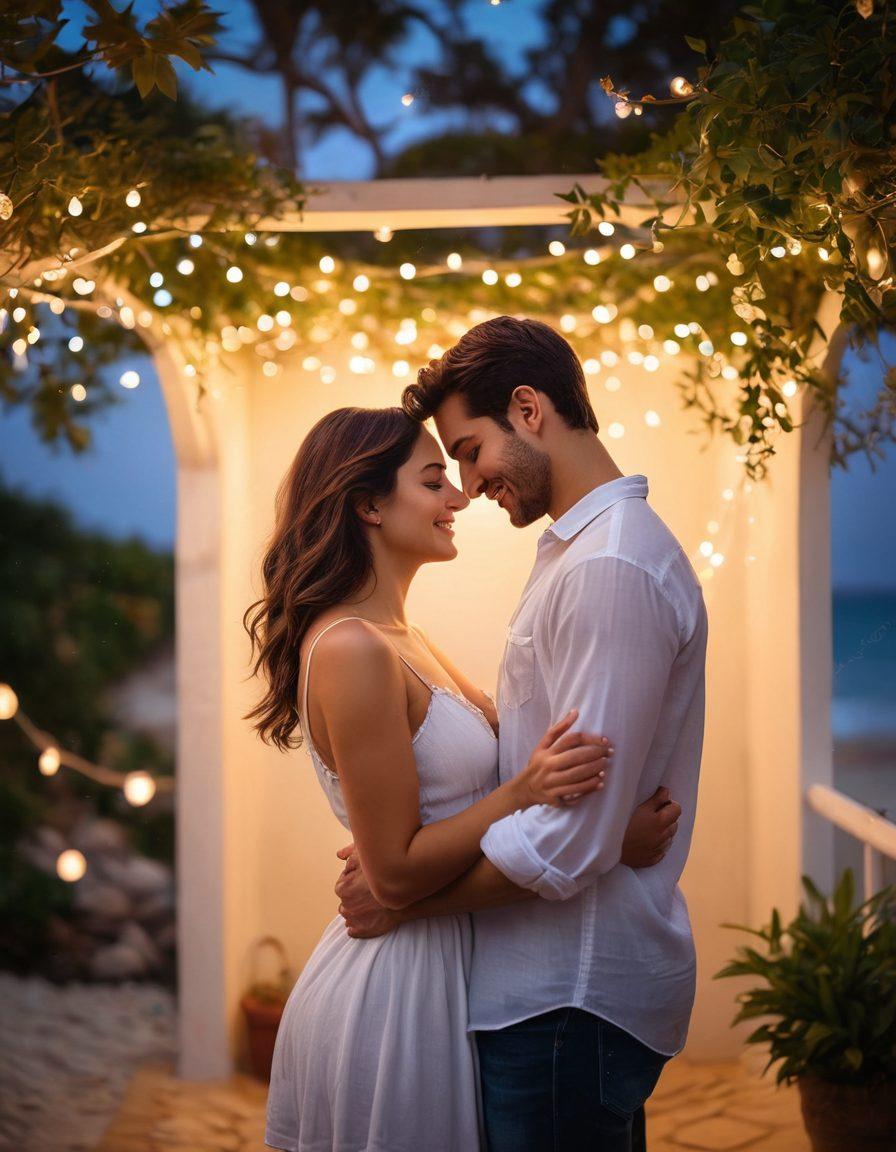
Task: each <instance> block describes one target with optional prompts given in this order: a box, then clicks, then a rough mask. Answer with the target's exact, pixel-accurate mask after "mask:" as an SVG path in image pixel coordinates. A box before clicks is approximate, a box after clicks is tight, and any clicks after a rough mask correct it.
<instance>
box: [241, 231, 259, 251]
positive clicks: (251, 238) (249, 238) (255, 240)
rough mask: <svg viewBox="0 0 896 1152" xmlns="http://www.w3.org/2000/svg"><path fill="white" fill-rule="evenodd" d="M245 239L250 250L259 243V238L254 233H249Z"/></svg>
mask: <svg viewBox="0 0 896 1152" xmlns="http://www.w3.org/2000/svg"><path fill="white" fill-rule="evenodd" d="M243 239H244V240H245V241H246V243H247V244H248V245H249V247H250V248H251V247H253V245H255V244H257V243H258V237H257V236H256V235H255V233H254V232H247V233H246V235H245V236H244V237H243Z"/></svg>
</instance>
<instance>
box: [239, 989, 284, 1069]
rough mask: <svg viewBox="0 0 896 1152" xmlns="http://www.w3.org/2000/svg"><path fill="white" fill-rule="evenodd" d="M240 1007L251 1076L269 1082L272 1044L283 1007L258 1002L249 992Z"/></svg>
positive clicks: (273, 1003)
mask: <svg viewBox="0 0 896 1152" xmlns="http://www.w3.org/2000/svg"><path fill="white" fill-rule="evenodd" d="M240 1007H241V1008H242V1010H243V1012H244V1013H245V1016H246V1024H247V1025H248V1029H249V1061H250V1063H251V1065H252V1074H253V1075H254V1076H257V1077H258V1078H259V1080H266V1081H270V1079H271V1061H272V1060H273V1058H274V1042H275V1041H276V1039H277V1029H278V1028H279V1027H280V1018H281V1016H282V1015H283V1005H282V1004H280V1003H277V1002H272V1001H270V1000H260V999H259V998H258V997H257V996H253V995H252V993H251V992H247V993H246V995H245V996H244V997H243V998H242V1000H240Z"/></svg>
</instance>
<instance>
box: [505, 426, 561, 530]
mask: <svg viewBox="0 0 896 1152" xmlns="http://www.w3.org/2000/svg"><path fill="white" fill-rule="evenodd" d="M501 456H502V460H501V475H502V477H503V478H504V479H505V480H506V481H507V483H508V484H510V485H512V487H513V493H514V496H515V497H516V499H515V500H513V503H512V506H511V508H510V509H509V514H510V523H511V524H512V525H513V526H514V528H525V527H526V525H527V524H534V523H535V521H536V520H540V519H541V518H542V516H546V515H547V512H548V508H550V505H551V460H550V457H549V456H548V455H547V453H545V452H539V450H538V449H537V448H533V447H532V445H531V444H527V443H526V441H525V440H522V439H521V438H520V437H519V436H517V435H516V434H515V433H511V434H510V436H509V437H508V438H507V441H506V442H505V445H504V450H503V452H502V453H501Z"/></svg>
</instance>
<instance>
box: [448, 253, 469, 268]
mask: <svg viewBox="0 0 896 1152" xmlns="http://www.w3.org/2000/svg"><path fill="white" fill-rule="evenodd" d="M445 263H446V264H447V265H448V267H449V268H450V269H451V271H452V272H459V271H460V270H461V268H462V267H463V263H464V258H463V256H461V254H460V252H449V253H448V257H447V259H446V260H445Z"/></svg>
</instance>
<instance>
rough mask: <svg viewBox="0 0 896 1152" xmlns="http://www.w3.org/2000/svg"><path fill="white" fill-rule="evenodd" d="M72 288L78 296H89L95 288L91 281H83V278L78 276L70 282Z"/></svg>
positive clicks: (94, 283) (93, 282)
mask: <svg viewBox="0 0 896 1152" xmlns="http://www.w3.org/2000/svg"><path fill="white" fill-rule="evenodd" d="M72 288H74V290H75V291H76V292H77V293H78V295H79V296H89V295H90V293H91V292H92V291H93V290H94V288H96V282H95V281H93V280H85V279H84V277H83V276H78V277H76V278H75V279H74V280H73V281H72Z"/></svg>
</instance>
